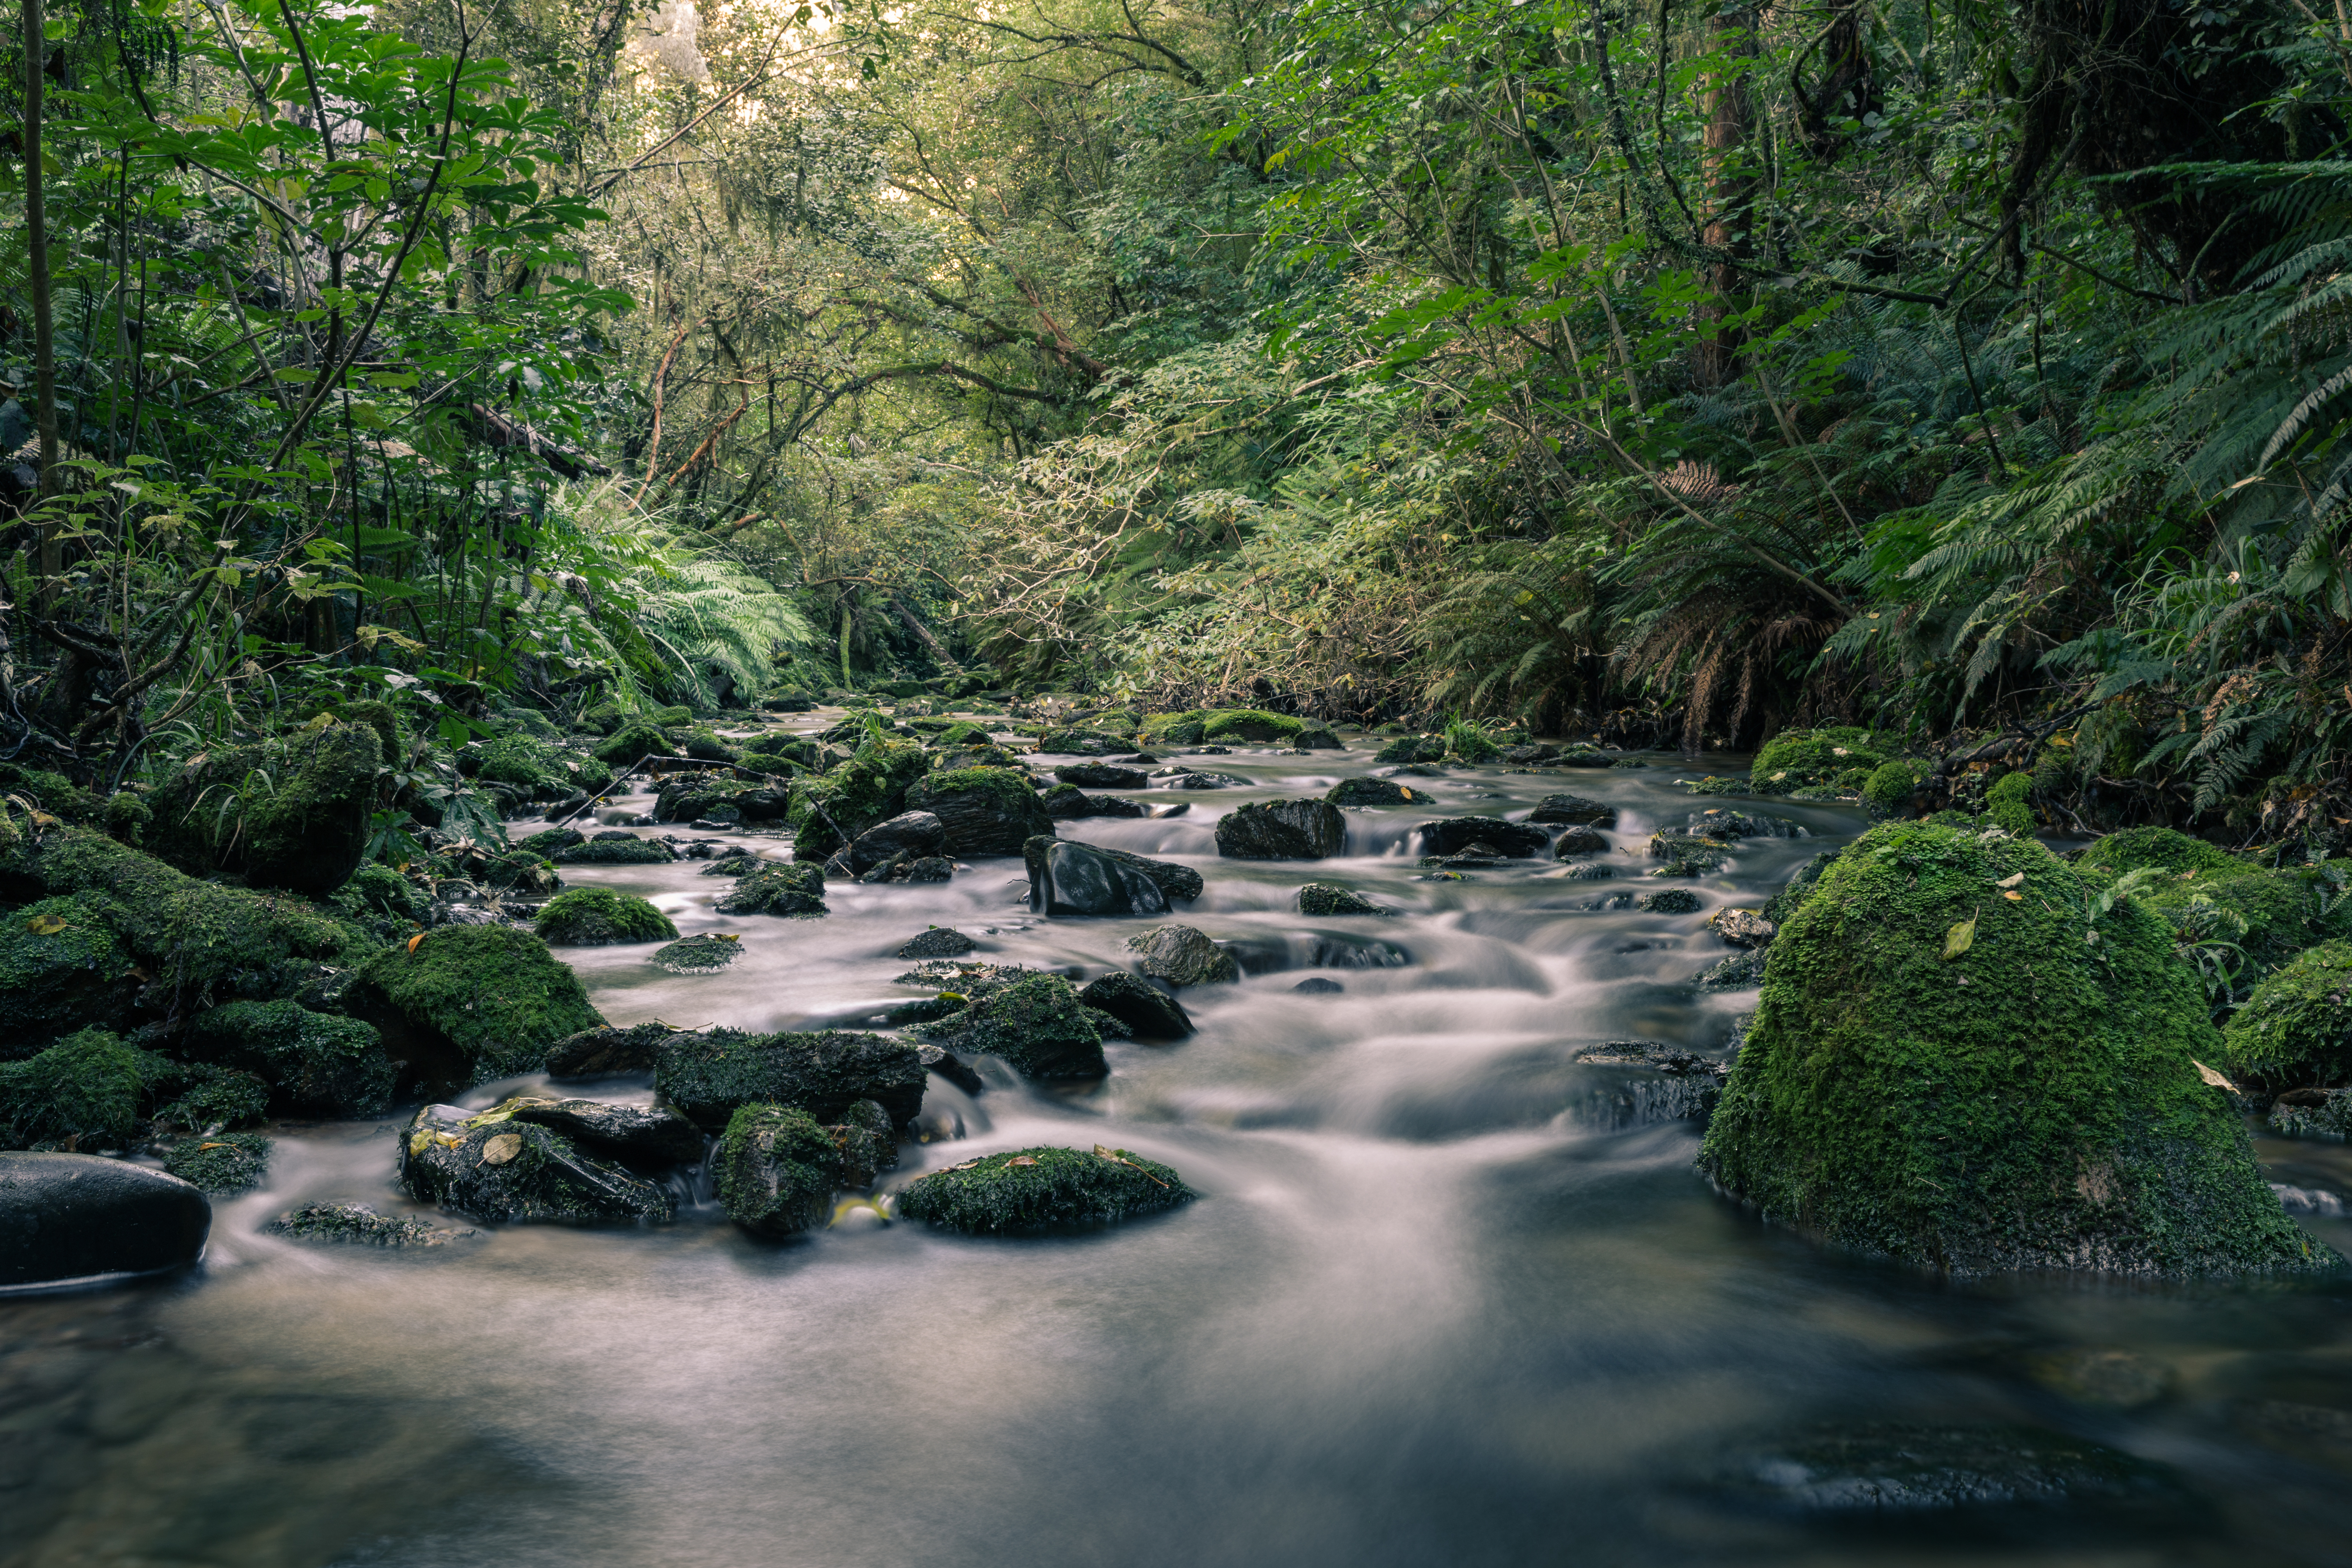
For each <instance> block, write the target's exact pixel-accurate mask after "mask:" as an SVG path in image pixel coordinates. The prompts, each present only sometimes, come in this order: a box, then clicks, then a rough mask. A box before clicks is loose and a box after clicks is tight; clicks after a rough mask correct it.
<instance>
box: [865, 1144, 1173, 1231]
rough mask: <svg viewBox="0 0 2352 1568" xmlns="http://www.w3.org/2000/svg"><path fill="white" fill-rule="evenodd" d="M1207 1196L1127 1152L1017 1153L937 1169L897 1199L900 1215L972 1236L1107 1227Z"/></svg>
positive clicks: (1155, 1163) (984, 1156)
mask: <svg viewBox="0 0 2352 1568" xmlns="http://www.w3.org/2000/svg"><path fill="white" fill-rule="evenodd" d="M1199 1195H1200V1194H1198V1193H1195V1192H1194V1191H1193V1190H1192V1188H1190V1187H1188V1186H1186V1185H1185V1184H1184V1178H1183V1177H1181V1176H1180V1175H1178V1174H1177V1173H1175V1172H1174V1171H1173V1170H1171V1168H1170V1167H1168V1166H1166V1165H1163V1164H1161V1163H1159V1162H1158V1161H1157V1160H1147V1159H1145V1158H1143V1156H1141V1155H1140V1154H1135V1153H1130V1152H1128V1151H1127V1150H1125V1149H1105V1148H1102V1147H1100V1146H1099V1145H1097V1147H1096V1149H1095V1150H1094V1152H1091V1153H1083V1152H1079V1151H1078V1150H1076V1149H1054V1148H1037V1149H1017V1150H1013V1151H1011V1152H1006V1153H1003V1154H982V1155H981V1156H979V1157H978V1158H976V1159H971V1160H966V1161H965V1162H963V1163H961V1164H960V1165H950V1166H949V1167H948V1168H947V1169H946V1170H944V1171H934V1172H932V1173H930V1174H929V1175H928V1176H923V1177H921V1178H919V1179H918V1180H916V1181H915V1182H913V1183H911V1184H908V1187H907V1188H906V1190H905V1191H903V1192H901V1193H900V1194H898V1213H899V1214H900V1215H904V1216H905V1217H906V1218H908V1219H917V1220H922V1221H924V1222H925V1223H927V1224H929V1225H936V1226H943V1227H945V1228H946V1229H949V1230H960V1231H962V1232H964V1233H965V1234H966V1235H970V1236H1005V1235H1018V1234H1021V1233H1023V1232H1026V1231H1042V1230H1052V1229H1055V1228H1058V1227H1061V1226H1080V1225H1103V1224H1108V1223H1110V1222H1112V1221H1114V1220H1122V1219H1128V1218H1131V1217H1133V1216H1134V1215H1145V1214H1154V1213H1157V1212H1158V1211H1160V1210H1161V1209H1169V1208H1174V1207H1175V1206H1176V1205H1179V1204H1182V1203H1188V1202H1190V1201H1191V1200H1192V1199H1193V1198H1195V1197H1198V1196H1199Z"/></svg>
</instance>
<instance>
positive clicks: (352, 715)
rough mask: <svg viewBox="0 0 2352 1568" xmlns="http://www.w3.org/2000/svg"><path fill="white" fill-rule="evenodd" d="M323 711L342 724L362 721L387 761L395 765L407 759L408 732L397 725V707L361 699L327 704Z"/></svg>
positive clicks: (398, 719)
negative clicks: (325, 710)
mask: <svg viewBox="0 0 2352 1568" xmlns="http://www.w3.org/2000/svg"><path fill="white" fill-rule="evenodd" d="M327 711H328V712H330V713H332V714H333V715H334V716H335V717H336V718H338V719H341V721H343V722H344V723H346V724H363V725H365V726H366V727H367V728H369V729H371V730H373V731H375V739H376V744H377V746H378V747H379V748H381V751H382V754H383V760H384V762H385V763H387V764H392V765H397V764H398V763H402V762H404V761H405V760H406V759H407V756H408V734H407V731H405V730H404V729H403V728H402V727H401V722H400V710H398V709H396V708H394V706H393V705H392V704H391V703H389V702H382V701H378V700H376V699H374V698H373V697H370V698H362V699H361V700H358V701H352V702H337V703H332V704H330V705H329V707H328V709H327Z"/></svg>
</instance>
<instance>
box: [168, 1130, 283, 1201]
mask: <svg viewBox="0 0 2352 1568" xmlns="http://www.w3.org/2000/svg"><path fill="white" fill-rule="evenodd" d="M163 1170H164V1172H165V1173H167V1174H169V1175H174V1176H177V1177H179V1178H180V1180H182V1181H184V1182H189V1183H193V1184H195V1185H196V1186H199V1187H202V1188H203V1189H204V1190H205V1191H206V1192H208V1193H220V1194H230V1193H249V1192H251V1191H252V1190H253V1189H254V1188H256V1187H257V1186H259V1185H261V1182H262V1178H263V1177H265V1176H267V1175H268V1174H269V1140H268V1139H267V1138H264V1137H262V1136H261V1135H260V1134H259V1133H257V1132H224V1133H222V1134H220V1135H219V1136H218V1137H215V1138H184V1139H182V1140H181V1141H180V1142H177V1143H175V1144H173V1146H172V1152H170V1153H169V1154H167V1155H165V1156H164V1157H163Z"/></svg>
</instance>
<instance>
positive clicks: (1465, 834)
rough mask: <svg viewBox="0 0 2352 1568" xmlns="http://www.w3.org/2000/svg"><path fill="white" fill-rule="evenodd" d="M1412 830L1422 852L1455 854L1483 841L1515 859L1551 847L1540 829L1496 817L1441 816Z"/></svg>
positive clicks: (1548, 835)
mask: <svg viewBox="0 0 2352 1568" xmlns="http://www.w3.org/2000/svg"><path fill="white" fill-rule="evenodd" d="M1412 830H1413V832H1415V833H1416V834H1418V835H1420V837H1421V852H1422V853H1423V854H1424V855H1436V856H1446V855H1454V854H1458V853H1460V852H1461V851H1462V850H1463V849H1465V848H1466V847H1469V846H1470V845H1472V844H1486V845H1488V846H1490V847H1492V848H1493V849H1494V850H1495V851H1496V853H1497V854H1501V855H1507V856H1512V857H1515V858H1516V857H1522V856H1528V855H1540V854H1542V853H1543V852H1544V851H1545V850H1546V849H1548V848H1549V847H1551V835H1550V834H1549V833H1546V832H1545V831H1544V830H1543V829H1542V828H1540V827H1533V826H1528V824H1526V823H1523V822H1505V821H1504V820H1503V819H1502V818H1500V817H1498V816H1448V817H1441V818H1439V819H1438V820H1437V821H1434V822H1422V823H1416V824H1414V825H1413V829H1412Z"/></svg>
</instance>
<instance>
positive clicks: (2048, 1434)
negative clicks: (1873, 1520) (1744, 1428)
mask: <svg viewBox="0 0 2352 1568" xmlns="http://www.w3.org/2000/svg"><path fill="white" fill-rule="evenodd" d="M1727 1479H1730V1480H1732V1481H1733V1482H1734V1484H1735V1485H1737V1486H1738V1488H1739V1489H1742V1490H1746V1491H1750V1492H1752V1493H1755V1494H1759V1495H1761V1496H1764V1497H1767V1498H1769V1499H1772V1500H1775V1501H1778V1502H1780V1503H1782V1504H1784V1505H1786V1506H1788V1507H1790V1508H1794V1509H1797V1510H1801V1511H1803V1512H1807V1513H1827V1514H1890V1513H1922V1512H1930V1511H1933V1512H1946V1511H1951V1510H1963V1509H1983V1508H2003V1507H2016V1506H2018V1505H2021V1504H2022V1505H2037V1504H2038V1505H2050V1504H2057V1503H2082V1502H2095V1501H2113V1500H2126V1499H2135V1498H2159V1497H2165V1496H2168V1495H2171V1496H2177V1495H2179V1481H2178V1479H2176V1478H2175V1477H2174V1476H2173V1474H2172V1473H2171V1472H2170V1471H2168V1470H2167V1469H2166V1468H2163V1467H2162V1466H2159V1465H2154V1464H2151V1463H2149V1462H2148V1461H2147V1460H2145V1459H2140V1458H2135V1457H2133V1456H2132V1455H2129V1454H2125V1453H2119V1452H2117V1451H2116V1449H2113V1448H2107V1447H2101V1446H2100V1445H2098V1444H2096V1443H2091V1442H2086V1441H2084V1439H2082V1438H2080V1437H2074V1436H2068V1435H2067V1434H2065V1433H2062V1432H2052V1431H2047V1430H2044V1429H2042V1428H2038V1427H2023V1426H1925V1425H1886V1426H1863V1427H1858V1428H1851V1429H1846V1430H1832V1431H1825V1432H1822V1433H1819V1434H1815V1435H1810V1436H1802V1437H1799V1438H1797V1439H1795V1440H1792V1441H1789V1442H1784V1443H1779V1444H1774V1445H1771V1446H1770V1447H1766V1448H1764V1449H1762V1450H1760V1451H1759V1452H1757V1453H1755V1454H1754V1455H1752V1456H1749V1457H1748V1458H1745V1459H1744V1460H1743V1461H1741V1462H1740V1463H1739V1465H1738V1467H1737V1468H1736V1470H1735V1471H1734V1472H1733V1475H1732V1476H1731V1477H1727Z"/></svg>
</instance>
